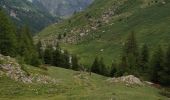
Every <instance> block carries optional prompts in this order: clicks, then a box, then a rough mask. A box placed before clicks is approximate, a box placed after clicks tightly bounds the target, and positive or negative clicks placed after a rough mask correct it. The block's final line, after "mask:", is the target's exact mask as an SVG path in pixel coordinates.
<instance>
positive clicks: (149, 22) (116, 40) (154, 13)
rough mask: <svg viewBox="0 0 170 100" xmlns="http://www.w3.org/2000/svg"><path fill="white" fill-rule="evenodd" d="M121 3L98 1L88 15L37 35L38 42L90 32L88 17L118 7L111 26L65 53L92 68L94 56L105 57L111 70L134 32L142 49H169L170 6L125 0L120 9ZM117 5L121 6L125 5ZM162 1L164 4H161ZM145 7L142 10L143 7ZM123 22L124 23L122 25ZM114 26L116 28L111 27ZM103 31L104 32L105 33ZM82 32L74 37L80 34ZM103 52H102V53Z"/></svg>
mask: <svg viewBox="0 0 170 100" xmlns="http://www.w3.org/2000/svg"><path fill="white" fill-rule="evenodd" d="M116 1H118V0H107V1H105V0H95V2H94V3H93V4H92V5H91V6H90V7H89V8H88V9H86V11H84V12H81V13H78V14H76V15H75V16H73V17H72V18H70V19H68V20H71V23H69V21H68V20H66V21H64V22H62V23H59V24H55V25H52V26H49V27H47V28H45V29H44V30H43V31H42V32H40V33H39V35H37V37H36V38H35V39H42V40H46V39H49V40H53V39H55V36H56V35H57V34H64V33H67V34H70V35H73V34H74V33H71V32H70V31H71V30H72V29H81V28H85V29H89V27H90V25H89V21H88V20H87V18H86V17H85V15H86V14H87V13H88V14H89V15H91V16H92V18H93V19H98V18H100V17H101V15H102V14H103V12H104V11H108V9H109V8H111V7H112V6H113V4H114V3H115V4H116V5H117V6H118V8H119V10H118V12H117V15H120V16H119V17H116V16H117V15H115V16H113V17H112V19H110V20H109V23H108V24H103V25H102V26H101V27H98V28H97V30H95V31H90V32H89V35H88V36H85V37H84V38H83V40H82V41H80V42H79V43H78V44H76V45H75V44H61V46H62V48H63V49H67V50H68V51H70V52H71V53H74V54H78V56H79V57H80V58H81V60H80V62H81V63H83V64H84V65H87V66H90V65H91V64H92V61H93V60H94V58H95V56H103V57H104V58H105V62H106V64H107V65H108V66H110V65H111V62H112V61H113V60H119V59H118V58H119V57H120V54H121V47H122V44H123V43H124V42H125V39H126V37H127V35H128V34H129V33H131V32H135V33H136V37H137V40H138V43H139V46H141V45H142V44H144V43H147V44H148V45H149V47H150V48H151V51H153V50H154V49H155V48H156V46H157V45H159V44H161V45H163V47H167V44H168V43H170V26H169V25H170V13H169V12H170V2H169V0H164V1H165V2H166V3H165V4H162V3H153V2H152V3H150V5H148V4H149V2H151V1H149V0H146V1H145V2H144V0H126V2H124V3H122V4H121V5H119V4H118V3H117V2H116ZM123 1H124V0H122V1H118V2H123ZM158 1H161V0H158ZM144 5H145V7H144V8H143V7H142V6H144ZM120 19H122V21H120ZM111 23H114V24H113V25H110V24H111ZM85 26H86V27H85ZM103 31H105V32H104V33H103ZM79 33H80V32H78V33H76V32H75V34H79ZM92 34H95V36H98V35H100V36H101V38H97V37H96V38H92V37H93V35H92ZM101 49H104V51H103V52H101V51H100V50H101Z"/></svg>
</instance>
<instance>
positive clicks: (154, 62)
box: [151, 46, 164, 83]
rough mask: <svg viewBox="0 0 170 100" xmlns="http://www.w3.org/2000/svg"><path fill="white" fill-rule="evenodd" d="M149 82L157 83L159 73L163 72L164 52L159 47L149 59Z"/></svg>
mask: <svg viewBox="0 0 170 100" xmlns="http://www.w3.org/2000/svg"><path fill="white" fill-rule="evenodd" d="M151 66H152V67H151V71H152V72H151V73H152V74H151V80H152V81H153V82H156V83H159V81H160V72H161V71H162V70H163V66H164V52H163V50H162V48H161V46H159V47H158V49H157V50H156V51H155V52H154V54H153V56H152V59H151Z"/></svg>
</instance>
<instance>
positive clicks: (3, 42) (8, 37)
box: [0, 9, 17, 57]
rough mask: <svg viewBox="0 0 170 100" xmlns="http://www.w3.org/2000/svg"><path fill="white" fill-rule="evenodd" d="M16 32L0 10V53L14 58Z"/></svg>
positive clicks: (15, 52)
mask: <svg viewBox="0 0 170 100" xmlns="http://www.w3.org/2000/svg"><path fill="white" fill-rule="evenodd" d="M16 48H17V38H16V30H15V28H14V26H13V24H12V23H11V21H10V20H9V18H8V17H7V16H6V14H5V13H4V12H3V11H2V10H1V9H0V53H1V54H3V55H6V56H13V57H14V56H16V54H17V49H16Z"/></svg>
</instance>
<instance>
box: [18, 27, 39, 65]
mask: <svg viewBox="0 0 170 100" xmlns="http://www.w3.org/2000/svg"><path fill="white" fill-rule="evenodd" d="M17 36H18V45H19V46H18V47H19V48H18V50H19V55H20V56H22V57H23V58H24V61H25V63H26V64H30V65H34V66H38V65H40V60H39V57H38V52H37V49H36V47H35V45H34V43H33V39H32V35H31V32H30V30H29V28H28V27H27V26H24V27H22V28H21V29H20V33H18V35H17Z"/></svg>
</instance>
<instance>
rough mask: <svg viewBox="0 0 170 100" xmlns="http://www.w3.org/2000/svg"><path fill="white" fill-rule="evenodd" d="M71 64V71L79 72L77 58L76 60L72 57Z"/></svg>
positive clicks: (74, 56)
mask: <svg viewBox="0 0 170 100" xmlns="http://www.w3.org/2000/svg"><path fill="white" fill-rule="evenodd" d="M71 62H72V69H73V70H79V67H80V66H79V62H78V58H77V56H76V55H73V56H72V59H71Z"/></svg>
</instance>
